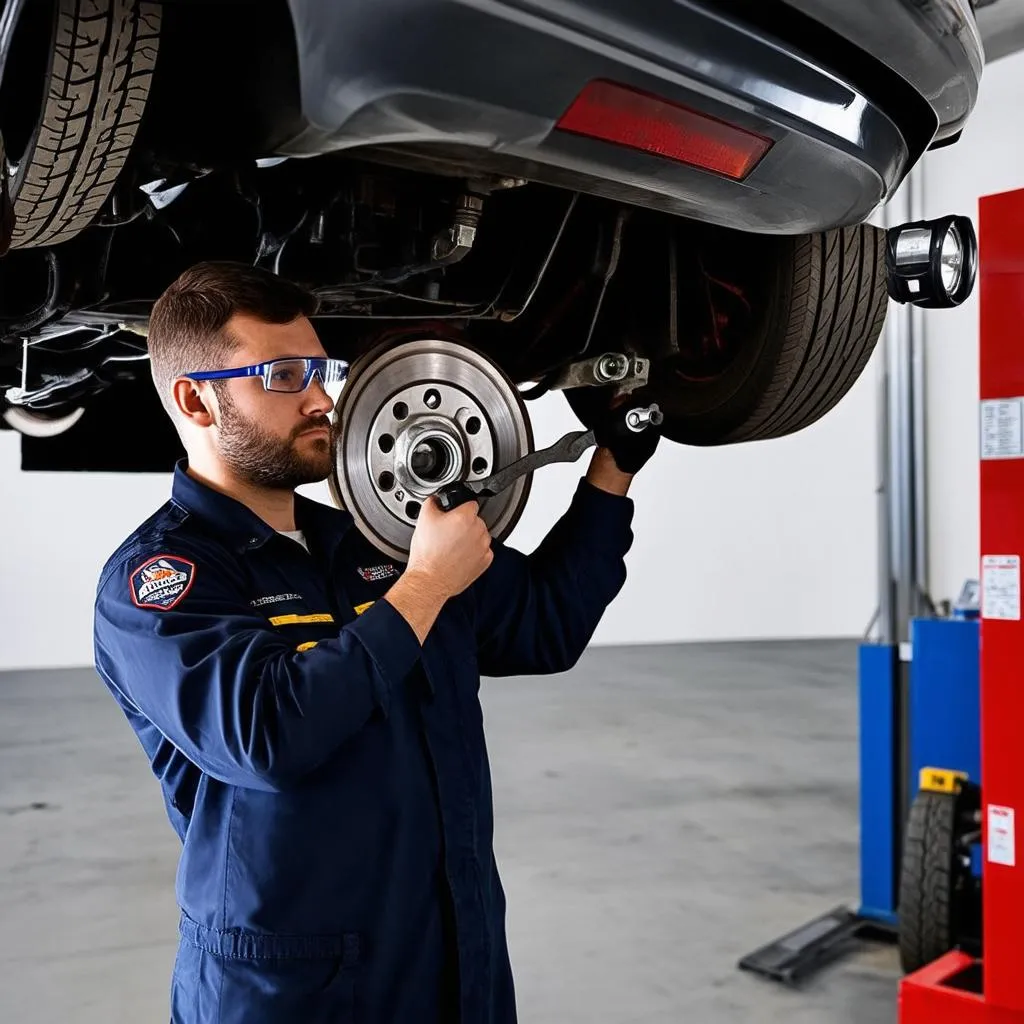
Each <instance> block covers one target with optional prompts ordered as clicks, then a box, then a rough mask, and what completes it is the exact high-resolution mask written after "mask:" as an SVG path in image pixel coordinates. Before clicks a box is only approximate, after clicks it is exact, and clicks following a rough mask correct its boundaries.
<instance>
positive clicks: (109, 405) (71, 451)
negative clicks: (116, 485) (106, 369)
mask: <svg viewBox="0 0 1024 1024" xmlns="http://www.w3.org/2000/svg"><path fill="white" fill-rule="evenodd" d="M184 455H185V451H184V449H183V448H182V447H181V441H180V440H179V439H178V435H177V433H176V431H175V429H174V427H172V426H171V421H170V420H169V419H168V417H167V413H165V412H164V410H163V407H162V406H161V405H160V401H159V399H158V398H157V397H156V394H155V392H154V391H153V385H152V383H151V382H150V381H149V380H148V379H143V380H141V381H119V382H118V383H116V384H114V385H112V386H111V387H110V388H108V389H107V390H106V391H104V392H103V393H102V394H100V395H98V396H97V397H95V398H92V399H90V400H89V401H88V403H87V404H86V407H85V413H84V414H83V415H82V418H81V419H80V420H79V421H78V422H77V423H76V424H75V425H74V426H73V427H72V428H71V429H70V430H68V431H67V432H65V433H63V434H60V435H58V436H57V437H22V439H21V468H22V469H23V470H26V471H28V472H33V471H46V472H76V471H77V472H88V471H91V472H107V473H161V472H170V471H171V470H172V469H174V463H175V462H176V461H177V460H178V459H180V458H183V457H184Z"/></svg>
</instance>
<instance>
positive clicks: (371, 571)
mask: <svg viewBox="0 0 1024 1024" xmlns="http://www.w3.org/2000/svg"><path fill="white" fill-rule="evenodd" d="M356 572H358V573H359V575H360V576H362V578H363V579H364V580H366V582H367V583H377V582H378V581H380V580H390V579H393V578H394V577H395V576H399V575H401V573H399V571H398V567H397V566H395V565H371V566H369V567H368V568H366V569H357V570H356Z"/></svg>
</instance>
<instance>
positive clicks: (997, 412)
mask: <svg viewBox="0 0 1024 1024" xmlns="http://www.w3.org/2000/svg"><path fill="white" fill-rule="evenodd" d="M1021 404H1022V400H1021V399H1020V398H997V399H992V400H989V401H985V402H982V403H981V457H982V458H983V459H1019V458H1022V457H1024V434H1022V432H1021V428H1022V419H1024V418H1022V416H1021Z"/></svg>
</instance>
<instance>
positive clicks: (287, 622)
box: [270, 612, 334, 626]
mask: <svg viewBox="0 0 1024 1024" xmlns="http://www.w3.org/2000/svg"><path fill="white" fill-rule="evenodd" d="M333 621H334V616H333V615H329V614H328V613H326V612H321V613H319V614H317V615H271V617H270V624H271V625H272V626H299V625H302V624H303V623H305V622H333Z"/></svg>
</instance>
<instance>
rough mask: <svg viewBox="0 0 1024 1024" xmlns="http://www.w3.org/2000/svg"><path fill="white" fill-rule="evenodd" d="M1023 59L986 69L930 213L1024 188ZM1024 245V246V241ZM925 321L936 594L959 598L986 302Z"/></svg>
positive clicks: (933, 181) (939, 172) (972, 535)
mask: <svg viewBox="0 0 1024 1024" xmlns="http://www.w3.org/2000/svg"><path fill="white" fill-rule="evenodd" d="M1022 107H1024V53H1019V54H1015V55H1014V56H1012V57H1006V58H1003V59H1002V60H998V61H995V62H994V63H992V64H991V65H989V67H988V68H987V69H986V71H985V76H984V79H983V81H982V87H981V94H980V97H979V101H978V106H977V108H976V110H975V113H974V117H973V119H972V120H971V121H970V123H969V124H968V126H967V129H966V130H965V132H964V135H963V138H962V139H961V140H960V142H959V143H958V144H957V145H956V146H953V147H950V148H949V149H945V150H938V151H936V152H934V153H931V154H929V155H928V157H927V158H926V160H925V163H924V169H923V174H924V205H925V209H924V215H925V216H926V217H939V216H942V215H943V214H947V213H963V214H968V215H970V216H972V217H974V218H975V224H977V223H978V221H977V216H978V198H979V197H980V196H984V195H991V194H993V193H997V192H1005V191H1008V190H1010V189H1016V188H1022V187H1024V131H1022V129H1021V125H1022V123H1024V121H1022ZM1022 244H1024V240H1022ZM979 292H980V288H979V289H976V290H975V293H974V295H973V297H972V298H971V299H970V300H969V301H968V302H966V303H964V305H963V306H962V307H960V308H959V309H956V310H944V311H937V312H931V313H926V314H925V315H924V316H923V317H922V318H921V321H922V324H923V335H924V340H925V345H926V357H925V359H926V362H925V367H926V388H927V398H926V401H927V416H928V429H927V443H928V460H927V466H928V506H929V519H928V531H929V545H930V554H929V586H930V589H931V592H932V595H933V596H934V597H935V598H936V599H942V598H946V597H955V596H956V594H957V592H958V591H959V589H960V584H961V583H962V582H963V581H964V580H965V579H967V578H968V577H976V576H977V572H978V554H979V552H978V543H979V542H978V296H979Z"/></svg>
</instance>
